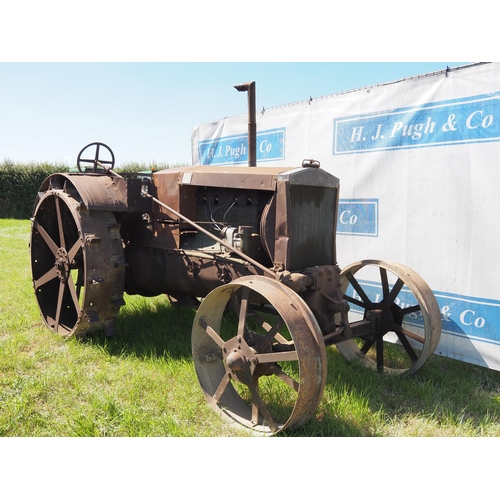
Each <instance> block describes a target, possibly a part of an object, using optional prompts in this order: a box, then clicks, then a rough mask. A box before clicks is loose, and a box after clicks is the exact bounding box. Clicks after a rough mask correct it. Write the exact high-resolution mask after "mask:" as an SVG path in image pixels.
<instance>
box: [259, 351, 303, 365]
mask: <svg viewBox="0 0 500 500" xmlns="http://www.w3.org/2000/svg"><path fill="white" fill-rule="evenodd" d="M255 357H256V358H257V361H258V362H259V363H260V364H262V363H282V362H284V361H298V359H299V357H298V355H297V351H284V352H269V353H264V354H257V355H256V356H255Z"/></svg>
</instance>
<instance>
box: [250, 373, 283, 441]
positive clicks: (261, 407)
mask: <svg viewBox="0 0 500 500" xmlns="http://www.w3.org/2000/svg"><path fill="white" fill-rule="evenodd" d="M257 384H258V379H257V378H255V379H254V380H252V382H251V383H250V384H249V385H248V388H249V389H250V393H251V394H252V422H253V423H254V425H257V423H258V418H257V419H256V418H255V417H256V416H257V409H258V411H259V412H260V414H261V415H262V416H263V417H264V420H265V421H266V423H267V425H269V427H270V428H271V430H272V431H273V432H276V431H277V430H278V426H277V425H276V423H275V422H274V420H273V417H272V416H271V414H270V413H269V410H268V409H267V406H266V405H265V403H264V401H262V399H261V397H260V394H259V391H258V387H257Z"/></svg>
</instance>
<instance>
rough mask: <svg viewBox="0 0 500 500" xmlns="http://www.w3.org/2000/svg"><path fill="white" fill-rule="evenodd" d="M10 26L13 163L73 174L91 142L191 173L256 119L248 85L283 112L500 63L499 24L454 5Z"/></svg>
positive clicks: (8, 143) (314, 0)
mask: <svg viewBox="0 0 500 500" xmlns="http://www.w3.org/2000/svg"><path fill="white" fill-rule="evenodd" d="M480 1H481V0H479V2H480ZM476 11H477V14H476ZM475 17H476V18H477V19H474V18H475ZM0 18H2V20H3V23H2V29H1V30H0V162H1V161H2V160H6V159H7V160H11V161H14V162H30V161H35V162H45V161H46V162H51V163H54V162H56V163H64V164H67V165H69V166H73V165H74V164H75V162H76V157H77V155H78V153H79V152H80V150H81V149H82V148H83V147H84V146H85V145H87V144H89V143H91V142H103V143H105V144H107V145H108V146H110V147H111V149H112V150H113V152H114V154H115V158H116V162H117V165H121V164H126V163H129V162H141V163H149V162H161V163H169V164H178V163H184V164H186V163H187V164H189V163H190V162H191V133H192V130H193V129H194V127H196V125H199V124H201V123H205V122H209V121H214V120H218V119H220V118H224V117H226V116H234V115H239V114H246V112H247V99H246V94H245V93H239V92H237V91H236V90H235V89H234V88H233V85H235V84H238V83H242V82H248V81H255V82H256V105H257V109H258V110H260V109H262V108H263V107H264V108H265V109H269V108H272V107H275V106H281V105H285V104H290V103H294V102H299V101H303V100H308V99H309V98H310V97H313V98H315V97H324V96H327V95H332V94H335V93H338V92H344V91H349V90H353V89H357V88H362V87H365V86H371V85H377V84H381V83H387V82H391V81H395V80H399V79H402V78H407V77H411V76H415V75H420V74H425V73H429V72H434V71H439V70H443V69H446V67H447V66H450V67H455V66H460V65H463V64H466V63H461V62H453V61H463V60H464V59H465V60H469V61H480V60H483V61H484V60H494V59H491V58H490V57H491V54H490V53H489V51H490V50H491V47H496V46H497V43H496V39H495V36H496V35H495V34H496V32H497V27H496V18H495V16H484V15H483V14H482V10H481V9H476V10H473V11H471V10H469V9H466V10H465V12H463V10H462V11H461V10H460V9H457V8H456V5H455V4H452V3H451V1H449V0H443V1H442V2H439V3H436V2H435V1H432V2H431V0H421V1H420V2H419V4H418V8H416V7H415V6H411V10H408V9H401V3H400V2H399V0H380V1H379V2H368V1H365V0H358V1H357V2H356V3H355V4H353V3H350V2H344V3H335V6H334V7H328V4H325V2H324V1H321V0H308V2H307V3H299V2H295V3H293V2H289V1H288V0H273V1H272V2H269V1H268V0H265V1H262V0H253V1H252V2H251V3H237V2H234V0H211V1H210V2H206V1H198V0H191V1H190V2H165V1H164V0H142V1H141V2H140V3H138V2H131V1H130V0H120V1H118V0H86V2H85V3H84V4H80V3H75V2H68V1H67V0H44V1H43V2H40V1H39V0H16V2H2V4H0ZM477 45H479V46H480V48H481V51H480V52H477V51H475V50H474V49H473V48H472V47H474V46H477ZM370 61H375V62H370ZM406 61H410V62H406ZM411 61H418V62H411ZM425 61H432V62H425ZM437 61H445V62H437Z"/></svg>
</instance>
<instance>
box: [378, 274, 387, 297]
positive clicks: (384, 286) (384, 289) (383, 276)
mask: <svg viewBox="0 0 500 500" xmlns="http://www.w3.org/2000/svg"><path fill="white" fill-rule="evenodd" d="M379 269H380V280H381V282H382V293H383V295H382V297H383V298H384V299H385V298H386V297H387V296H388V295H389V280H388V279H387V269H385V268H383V267H379Z"/></svg>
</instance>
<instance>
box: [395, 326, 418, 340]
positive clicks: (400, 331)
mask: <svg viewBox="0 0 500 500" xmlns="http://www.w3.org/2000/svg"><path fill="white" fill-rule="evenodd" d="M394 332H395V333H396V334H397V335H398V337H399V336H400V335H403V336H405V337H408V338H410V339H413V340H416V341H417V342H420V343H421V344H423V343H424V342H425V337H424V336H423V335H419V334H418V333H415V332H412V331H411V330H408V328H404V327H403V326H400V325H394Z"/></svg>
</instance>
